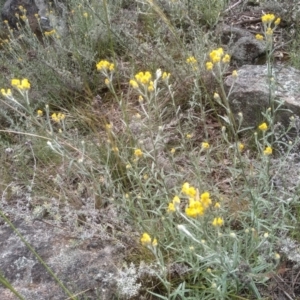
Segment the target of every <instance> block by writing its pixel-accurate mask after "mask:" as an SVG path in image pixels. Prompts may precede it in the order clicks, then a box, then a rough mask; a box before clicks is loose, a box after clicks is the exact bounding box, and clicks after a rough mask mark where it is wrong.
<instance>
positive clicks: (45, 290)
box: [0, 219, 125, 300]
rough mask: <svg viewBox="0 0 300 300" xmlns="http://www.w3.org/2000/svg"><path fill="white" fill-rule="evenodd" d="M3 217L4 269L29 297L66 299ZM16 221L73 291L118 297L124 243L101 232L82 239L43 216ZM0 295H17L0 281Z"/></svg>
mask: <svg viewBox="0 0 300 300" xmlns="http://www.w3.org/2000/svg"><path fill="white" fill-rule="evenodd" d="M0 222H1V223H0V236H1V239H0V272H1V273H2V274H3V275H4V276H5V277H6V279H7V280H9V282H10V283H11V284H12V286H13V287H14V288H15V289H16V290H17V291H18V292H19V293H20V294H21V295H22V296H23V297H24V298H25V299H28V300H50V299H51V300H62V299H67V298H68V296H67V295H66V294H65V293H64V292H63V290H62V289H61V288H60V287H59V285H58V284H57V283H56V282H55V281H54V279H53V278H52V277H51V276H50V275H49V274H48V273H47V271H46V270H45V268H44V267H43V266H42V265H41V263H39V261H38V260H37V259H36V258H35V256H34V255H33V254H32V253H31V252H30V251H29V249H28V248H27V247H26V246H25V245H24V244H23V242H22V241H21V240H20V239H19V237H18V236H16V235H15V233H14V232H13V231H12V230H11V228H10V227H8V226H6V225H5V224H3V222H2V220H1V219H0ZM15 225H16V227H17V228H18V230H19V231H20V232H21V233H22V235H23V236H24V238H25V240H26V241H27V242H29V243H30V244H31V245H32V246H33V247H34V249H35V250H36V251H37V252H38V253H39V255H40V256H41V257H42V259H43V260H44V261H45V262H46V263H47V264H48V266H50V267H51V269H52V270H53V272H54V273H55V274H56V275H57V276H58V278H59V279H60V280H61V281H62V282H63V283H64V284H65V286H67V287H68V288H69V290H70V291H72V292H73V293H74V294H75V293H80V292H83V293H82V295H81V296H78V298H76V299H78V300H79V299H86V300H87V299H89V300H92V299H104V300H111V299H114V297H115V295H116V294H117V287H116V285H117V283H116V278H117V277H118V274H119V272H118V266H120V265H122V264H123V263H124V262H123V259H124V256H125V251H124V249H125V248H124V246H123V244H122V243H120V242H119V243H116V240H115V239H114V238H105V239H103V238H101V237H99V236H98V237H94V238H89V239H86V240H84V241H83V240H81V239H78V238H77V237H76V235H74V233H71V232H69V231H68V230H66V228H62V227H56V226H51V225H50V224H46V223H44V222H40V221H35V222H34V223H32V224H29V223H26V222H25V221H21V220H19V221H16V222H15ZM0 299H1V300H14V299H16V297H15V296H14V295H13V294H12V293H11V292H10V291H9V290H7V289H4V287H3V286H2V285H0ZM68 299H69V298H68ZM118 299H119V298H118ZM120 299H122V298H120Z"/></svg>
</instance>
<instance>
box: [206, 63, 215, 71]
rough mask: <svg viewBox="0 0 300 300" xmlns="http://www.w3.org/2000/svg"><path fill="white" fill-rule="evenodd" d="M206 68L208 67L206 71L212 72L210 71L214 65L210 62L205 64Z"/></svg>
mask: <svg viewBox="0 0 300 300" xmlns="http://www.w3.org/2000/svg"><path fill="white" fill-rule="evenodd" d="M205 66H206V70H208V71H210V70H212V69H213V67H214V64H213V63H212V62H211V61H208V62H207V63H206V64H205Z"/></svg>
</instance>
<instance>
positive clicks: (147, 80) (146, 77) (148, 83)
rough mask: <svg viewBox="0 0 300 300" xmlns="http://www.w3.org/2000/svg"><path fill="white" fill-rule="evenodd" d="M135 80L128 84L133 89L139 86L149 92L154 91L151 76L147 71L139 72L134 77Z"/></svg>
mask: <svg viewBox="0 0 300 300" xmlns="http://www.w3.org/2000/svg"><path fill="white" fill-rule="evenodd" d="M134 78H135V79H131V80H130V81H129V84H130V85H131V86H132V87H133V88H134V89H138V88H139V87H140V85H141V86H142V87H143V88H144V89H146V90H148V91H149V92H153V91H154V82H153V80H152V74H151V73H150V72H149V71H146V72H139V73H137V74H136V75H135V76H134Z"/></svg>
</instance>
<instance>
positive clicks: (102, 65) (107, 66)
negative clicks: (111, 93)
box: [96, 60, 115, 90]
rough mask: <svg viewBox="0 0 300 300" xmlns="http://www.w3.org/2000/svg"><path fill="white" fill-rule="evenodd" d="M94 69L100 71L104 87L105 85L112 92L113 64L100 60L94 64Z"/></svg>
mask: <svg viewBox="0 0 300 300" xmlns="http://www.w3.org/2000/svg"><path fill="white" fill-rule="evenodd" d="M96 69H97V71H100V72H101V73H102V74H103V75H104V76H105V79H104V83H105V85H107V86H108V87H109V88H110V89H111V90H113V86H112V79H113V74H114V71H115V64H114V63H111V62H109V61H108V60H100V61H99V62H98V63H97V64H96Z"/></svg>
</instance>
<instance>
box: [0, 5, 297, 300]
mask: <svg viewBox="0 0 300 300" xmlns="http://www.w3.org/2000/svg"><path fill="white" fill-rule="evenodd" d="M69 2H70V4H69V11H68V13H67V14H65V16H64V17H65V18H67V19H66V20H65V21H66V22H65V24H62V25H61V24H60V26H58V25H57V26H56V25H55V20H57V18H59V15H56V13H55V7H53V8H52V10H53V11H52V12H49V14H50V19H51V20H52V23H53V24H54V29H53V30H52V31H50V32H45V33H43V34H41V36H40V37H39V36H37V35H35V34H34V33H33V32H32V31H31V29H30V26H29V23H28V22H27V19H26V18H24V20H25V23H26V24H25V27H22V28H20V30H19V31H12V30H11V29H9V28H8V27H6V28H4V29H3V32H4V33H6V34H7V37H5V35H4V33H3V34H2V36H4V37H2V41H1V50H0V51H1V56H0V68H1V72H2V73H3V74H5V75H6V76H2V77H1V79H0V87H1V88H2V89H1V97H0V106H1V107H0V120H1V122H0V123H1V130H0V133H1V140H0V145H1V148H2V151H1V153H0V156H1V162H2V163H1V168H0V178H1V181H0V183H1V192H2V202H1V207H2V210H3V211H9V210H10V206H13V205H14V203H15V202H16V201H18V199H19V198H20V194H22V195H23V196H22V197H23V198H25V199H23V202H24V205H26V203H28V204H30V211H29V212H28V210H27V213H28V214H31V215H30V216H31V217H33V218H35V217H36V216H39V217H40V216H42V217H44V218H45V219H47V220H48V221H51V222H54V223H56V224H63V225H64V226H70V227H73V228H79V227H81V229H80V230H82V228H83V230H84V228H85V226H87V228H90V227H93V226H96V223H97V220H96V219H93V217H92V216H93V215H94V213H95V212H96V213H97V214H101V210H102V209H103V208H105V207H107V206H108V205H111V206H112V207H113V208H114V210H115V211H116V215H117V217H118V218H120V219H122V220H124V221H126V223H127V224H129V225H130V226H131V227H132V228H134V229H135V230H136V232H137V233H138V235H139V236H140V238H138V237H137V239H136V240H137V242H138V246H137V249H135V250H134V251H133V253H134V254H133V255H132V263H133V264H134V265H135V266H139V264H140V263H141V262H142V261H144V262H145V260H146V262H145V263H147V264H149V266H151V268H153V273H154V274H155V275H153V278H152V279H151V280H148V281H145V282H143V281H141V282H140V283H141V285H142V287H143V290H144V291H145V290H147V292H146V293H147V294H146V295H147V296H146V297H148V298H149V299H262V298H263V295H262V290H263V288H264V286H266V285H268V280H269V279H270V276H271V275H270V274H272V273H273V272H276V268H277V267H278V266H279V265H280V261H281V260H282V259H284V257H282V255H281V254H280V246H279V245H280V244H279V241H280V240H281V239H283V238H284V237H286V236H291V237H293V238H294V237H295V236H296V238H297V239H299V235H298V234H297V233H296V232H295V228H294V227H293V226H291V224H292V221H293V220H294V219H295V218H296V219H297V220H298V219H299V206H298V205H297V201H298V195H297V194H296V193H294V194H288V195H287V194H285V195H283V194H280V193H279V192H278V190H276V188H275V187H274V184H273V182H272V170H273V169H272V166H273V164H276V170H277V171H278V172H280V169H281V168H283V167H284V166H286V164H287V159H286V158H287V156H288V155H289V154H290V153H291V152H292V151H293V149H294V146H295V145H297V143H298V139H297V138H296V139H295V140H294V141H290V143H288V142H287V143H286V144H285V145H284V146H285V149H286V150H285V152H281V151H278V149H280V147H279V146H280V143H281V144H282V142H280V141H278V140H277V139H276V138H275V134H274V133H275V130H276V124H274V118H275V115H276V113H277V112H278V110H280V107H281V103H278V102H276V101H275V100H274V99H271V106H270V109H268V110H267V111H266V112H263V116H264V122H262V123H261V124H257V127H256V128H249V129H246V130H245V129H244V128H243V116H242V114H239V115H238V116H235V115H233V113H232V112H231V110H230V107H229V104H228V97H229V94H230V91H225V89H224V86H223V76H224V74H225V73H226V72H227V70H228V68H229V63H230V56H229V55H228V54H226V53H225V50H223V49H222V48H220V45H219V44H218V41H217V40H216V39H213V35H214V34H213V33H212V28H213V27H214V26H215V25H216V24H217V22H218V21H219V17H220V16H221V13H222V11H223V10H224V9H225V8H226V5H227V1H222V0H214V1H202V0H201V1H196V0H195V1H194V0H190V1H189V0H169V1H163V4H164V5H160V3H158V4H156V2H154V1H152V0H144V1H106V0H103V1H99V0H90V1H77V0H71V1H69ZM57 14H58V12H57ZM262 22H263V24H264V31H263V32H261V35H260V36H259V37H257V38H258V39H262V38H263V39H265V40H266V41H267V43H266V44H267V47H268V51H267V53H268V60H267V62H268V64H269V65H270V64H271V62H272V55H273V54H274V52H273V44H272V35H273V31H272V30H273V29H274V27H275V26H277V25H278V24H279V23H280V19H278V18H277V17H275V16H274V15H273V14H267V15H265V16H264V17H263V19H262ZM5 26H7V25H5ZM213 49H215V50H213ZM293 53H294V52H293ZM298 59H299V56H298ZM295 61H297V60H295ZM270 72H271V68H270ZM231 74H232V75H231V76H233V77H234V78H237V77H238V71H236V70H235V71H233V72H232V73H231ZM269 75H270V76H272V73H270V74H269ZM270 84H271V83H270ZM289 129H290V128H289ZM289 129H286V130H289ZM275 157H276V162H274V159H275ZM286 198H289V201H287V200H285V199H286ZM50 199H51V200H50ZM83 199H84V200H83ZM87 199H88V200H87ZM83 201H89V208H88V210H87V211H85V212H84V214H85V215H84V217H82V214H83V213H82V209H81V208H82V203H83ZM69 211H73V212H75V213H76V212H77V211H78V215H79V214H80V215H81V219H80V218H78V219H74V218H70V219H68V214H67V213H68V212H69ZM79 211H80V213H79ZM15 213H16V214H18V213H19V212H18V211H16V212H15ZM20 217H24V215H23V216H22V215H20ZM78 230H79V229H78ZM123 234H124V235H126V234H127V233H126V232H124V233H123ZM116 238H118V237H116ZM120 268H121V266H120ZM175 269H176V271H175ZM1 278H2V277H1ZM1 278H0V279H1ZM3 280H5V279H3ZM57 280H58V279H57ZM58 282H59V281H58ZM59 283H60V282H59ZM60 284H62V283H60ZM7 286H8V288H9V287H10V285H9V283H7ZM11 288H13V287H11ZM137 292H138V291H137ZM16 293H17V292H16ZM70 294H71V292H70V291H69V296H70ZM125 296H126V295H125ZM125 296H124V294H122V290H121V289H120V291H119V297H120V299H123V298H124V299H125V298H126V297H125ZM152 296H153V297H156V298H151V297H152ZM116 297H117V295H116ZM122 297H123V298H122ZM73 298H74V299H76V297H75V296H74V297H73ZM20 299H22V298H20ZM78 299H79V298H78ZM80 299H81V298H80ZM265 299H266V298H265Z"/></svg>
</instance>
